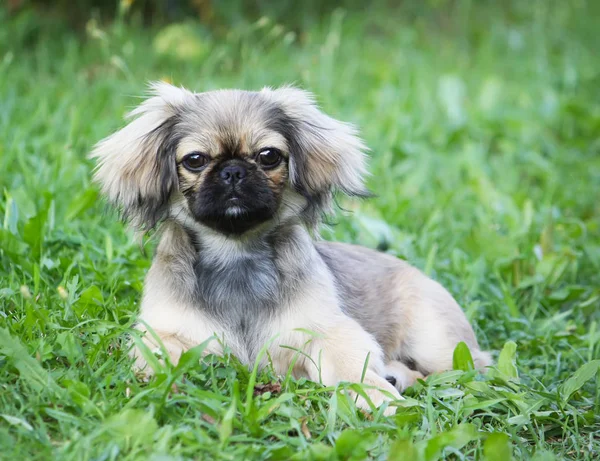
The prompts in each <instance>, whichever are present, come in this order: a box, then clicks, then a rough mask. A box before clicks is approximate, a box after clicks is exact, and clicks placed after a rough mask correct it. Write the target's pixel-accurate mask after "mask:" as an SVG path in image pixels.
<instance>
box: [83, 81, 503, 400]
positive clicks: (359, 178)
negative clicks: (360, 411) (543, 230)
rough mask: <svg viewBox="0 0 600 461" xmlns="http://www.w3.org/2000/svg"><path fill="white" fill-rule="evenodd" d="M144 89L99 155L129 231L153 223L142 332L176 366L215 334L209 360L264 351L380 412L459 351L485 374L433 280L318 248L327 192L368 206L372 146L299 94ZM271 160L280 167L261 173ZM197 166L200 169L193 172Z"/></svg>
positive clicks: (376, 257) (335, 247)
mask: <svg viewBox="0 0 600 461" xmlns="http://www.w3.org/2000/svg"><path fill="white" fill-rule="evenodd" d="M152 92H153V96H152V97H150V98H149V99H148V100H147V101H145V102H144V103H142V104H141V105H140V106H139V107H138V108H137V109H135V110H134V111H133V112H132V114H131V116H132V118H133V121H131V122H130V124H129V125H127V126H126V127H124V128H123V129H121V130H120V131H118V132H116V133H115V134H113V135H112V136H110V137H109V138H107V139H105V140H104V141H102V142H100V143H99V144H98V145H97V146H96V148H95V150H94V151H93V153H92V156H93V157H95V158H97V160H98V167H97V170H96V174H95V179H96V181H98V182H99V183H100V185H101V187H102V191H103V192H104V194H105V195H106V196H107V197H108V199H109V200H110V201H111V202H113V203H114V204H115V205H117V206H118V207H119V208H120V209H121V210H122V212H123V215H124V217H125V218H126V219H127V220H129V221H130V222H131V223H132V224H133V226H135V227H136V228H139V229H141V230H148V229H150V228H154V227H155V226H156V225H157V224H158V223H161V226H160V241H159V244H158V248H157V252H156V255H155V258H154V261H153V264H152V267H151V269H150V271H149V273H148V275H147V278H146V281H145V289H144V295H143V300H142V305H141V313H140V320H141V322H140V323H139V326H138V328H139V329H140V330H142V331H145V330H146V326H148V327H150V328H151V329H152V330H153V331H154V332H155V334H156V335H157V337H158V338H159V339H160V342H162V344H163V346H164V347H165V349H166V350H167V351H168V353H169V354H170V356H171V359H172V360H173V361H174V362H176V361H177V359H178V358H179V356H180V354H181V353H182V352H183V351H185V350H186V349H187V348H190V347H193V346H195V345H197V344H200V343H201V342H203V341H205V340H206V339H207V338H209V337H211V336H213V335H214V336H216V337H217V338H219V341H213V342H212V343H210V345H209V347H208V349H207V353H216V354H222V353H223V345H226V346H227V347H228V348H229V349H230V350H231V351H232V352H233V353H234V354H235V355H236V356H237V357H239V359H240V360H241V361H242V362H244V363H246V364H248V365H249V366H252V365H253V364H254V363H255V361H256V360H257V358H258V354H259V351H260V350H261V349H262V348H263V346H265V345H266V344H267V343H269V342H270V345H269V347H268V354H267V356H266V357H263V359H262V365H266V364H267V363H268V362H270V363H271V364H272V365H273V367H274V369H275V371H276V372H277V373H280V374H285V373H286V372H287V371H288V369H289V368H290V367H292V370H293V373H294V375H295V376H307V377H308V378H310V379H312V380H315V381H321V382H322V383H323V384H325V385H335V384H337V383H339V382H341V381H349V382H360V381H361V380H362V382H364V383H365V384H368V385H371V386H373V387H372V388H370V389H368V391H367V393H368V396H369V398H370V399H371V401H372V402H373V403H374V404H375V405H377V406H379V405H381V404H382V403H384V402H386V401H388V400H389V399H390V398H399V397H400V394H399V392H398V391H401V390H403V389H404V388H406V387H407V386H410V385H411V384H412V383H413V382H414V381H415V379H417V378H419V377H423V376H425V375H427V374H430V373H433V372H436V371H442V370H447V369H450V368H451V367H452V354H453V350H454V348H455V346H456V344H457V343H458V342H460V341H464V342H466V343H467V345H468V346H469V347H470V349H471V353H472V355H473V358H474V361H475V365H476V366H477V367H478V368H482V367H485V366H487V365H489V364H490V363H491V360H490V356H489V354H488V353H486V352H482V351H481V350H480V348H479V346H478V344H477V340H476V338H475V335H474V333H473V330H472V329H471V326H470V325H469V323H468V321H467V320H466V318H465V316H464V314H463V312H462V310H461V309H460V307H459V306H458V304H457V303H456V302H455V301H454V299H453V298H452V296H451V295H450V294H449V293H448V292H447V291H446V290H445V289H444V288H443V287H442V286H441V285H439V284H438V283H437V282H435V281H433V280H431V279H430V278H428V277H426V276H425V275H424V274H422V273H421V272H420V271H418V270H417V269H415V268H413V267H411V266H410V265H408V264H407V263H405V262H403V261H401V260H398V259H396V258H393V257H391V256H389V255H385V254H381V253H377V252H375V251H372V250H369V249H366V248H361V247H356V246H352V245H346V244H340V243H326V242H315V241H313V239H312V238H311V236H310V233H309V232H308V231H309V230H312V229H315V228H316V227H317V226H318V224H319V221H320V217H321V215H322V214H323V213H324V212H327V211H328V207H329V204H330V202H331V198H332V194H333V193H334V192H335V191H336V190H339V191H342V192H344V193H346V194H349V195H359V196H361V195H367V191H366V189H365V188H364V185H363V176H364V174H365V151H366V147H365V145H364V144H363V142H362V141H361V140H360V138H359V137H358V135H357V132H356V130H355V129H354V128H353V127H352V126H351V125H348V124H345V123H342V122H339V121H337V120H334V119H332V118H330V117H329V116H327V115H325V114H324V113H322V112H321V111H320V110H319V109H318V107H317V106H316V104H315V102H314V100H313V97H312V96H311V95H310V94H309V93H307V92H305V91H302V90H299V89H296V88H282V89H278V90H271V89H263V90H262V91H260V92H248V91H239V90H222V91H214V92H208V93H192V92H189V91H187V90H184V89H180V88H176V87H173V86H171V85H167V84H164V83H158V84H154V85H153V86H152ZM268 151H272V152H268ZM265 152H267V153H268V154H269V155H270V156H271V157H272V158H275V156H276V155H278V154H279V156H278V157H277V159H278V163H276V164H274V166H273V165H265V164H264V163H261V162H264V160H263V157H261V156H262V155H266V154H265ZM190 155H195V156H196V157H201V160H202V161H203V162H205V164H203V165H202V166H201V167H199V168H196V169H193V168H192V169H191V168H190V166H189V163H186V162H188V159H189V158H190ZM232 171H233V172H235V174H237V175H238V176H235V175H234V176H231V174H229V172H232ZM238 173H239V174H238ZM145 341H146V343H147V344H148V345H150V346H152V347H153V348H154V347H156V343H157V341H156V340H155V339H153V337H152V335H149V334H147V335H146V336H145ZM298 351H302V352H303V353H301V354H300V353H298ZM135 354H136V357H137V362H136V364H137V366H138V367H140V368H143V367H144V366H145V362H144V360H143V359H142V357H141V354H139V351H138V352H135ZM365 363H367V366H366V372H365V373H364V376H363V370H364V369H365ZM393 384H394V385H393ZM359 404H360V405H362V406H365V407H367V406H368V403H367V402H366V401H364V400H362V399H359ZM388 411H390V410H389V409H388Z"/></svg>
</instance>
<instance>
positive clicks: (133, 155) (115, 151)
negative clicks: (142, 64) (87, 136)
mask: <svg viewBox="0 0 600 461" xmlns="http://www.w3.org/2000/svg"><path fill="white" fill-rule="evenodd" d="M150 89H151V97H150V98H149V99H147V100H146V101H144V102H143V103H142V104H141V105H140V106H138V107H137V108H135V109H134V110H133V111H132V112H131V113H130V114H129V115H128V118H133V119H134V120H133V121H132V122H130V123H129V124H128V125H127V126H125V127H124V128H122V129H121V130H119V131H117V132H116V133H114V134H113V135H111V136H109V137H108V138H106V139H104V140H102V141H100V142H99V143H98V144H97V145H96V146H95V147H94V150H93V151H92V153H91V154H90V156H91V157H92V158H95V159H97V161H98V164H97V167H96V171H95V174H94V180H95V181H96V182H98V183H99V184H100V186H101V189H102V192H103V193H104V194H105V195H106V197H107V198H108V200H109V201H110V202H111V203H113V204H115V205H116V206H118V207H119V208H120V210H121V212H122V213H123V216H124V218H125V219H126V220H127V221H129V222H130V223H131V224H132V225H133V226H134V227H136V228H138V229H141V230H148V229H151V228H153V227H154V226H155V225H156V224H157V223H158V222H159V221H160V220H162V219H164V218H165V217H166V215H167V213H168V208H169V198H170V196H171V194H172V193H173V191H174V190H176V188H177V187H178V181H177V170H176V160H175V149H176V147H177V146H176V144H177V138H176V133H175V130H174V129H175V127H176V125H177V123H178V119H179V114H180V113H181V110H182V108H183V107H184V106H185V105H186V104H188V103H189V102H190V101H191V100H193V99H194V98H195V95H194V93H191V92H189V91H187V90H184V89H182V88H177V87H175V86H172V85H169V84H167V83H163V82H157V83H153V84H151V85H150Z"/></svg>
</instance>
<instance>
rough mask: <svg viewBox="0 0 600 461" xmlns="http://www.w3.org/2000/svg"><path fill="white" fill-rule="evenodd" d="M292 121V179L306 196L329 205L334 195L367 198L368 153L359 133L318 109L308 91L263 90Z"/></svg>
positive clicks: (293, 89)
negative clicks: (334, 193) (365, 176)
mask: <svg viewBox="0 0 600 461" xmlns="http://www.w3.org/2000/svg"><path fill="white" fill-rule="evenodd" d="M263 93H265V94H266V95H269V96H270V97H271V98H272V100H273V101H274V102H275V103H276V104H278V106H279V107H280V108H281V110H282V111H283V112H284V114H285V116H286V118H287V119H288V120H289V129H288V130H286V131H289V133H288V134H287V137H288V140H287V141H288V143H289V144H290V179H291V182H292V185H293V186H294V187H295V188H296V189H297V190H298V191H299V192H301V193H303V194H304V195H308V196H309V197H314V198H315V199H318V200H325V201H328V198H329V196H330V195H331V192H332V191H334V190H340V191H342V192H344V193H346V194H348V195H358V196H368V195H370V194H369V192H368V191H367V190H366V189H365V186H364V181H363V176H364V175H365V174H366V168H365V152H366V151H367V150H368V149H367V147H366V146H365V144H364V143H363V141H362V140H361V139H360V137H359V136H358V132H357V130H356V129H355V128H354V127H353V126H352V125H350V124H348V123H343V122H340V121H338V120H335V119H333V118H331V117H329V116H328V115H326V114H324V113H323V112H321V111H320V110H319V108H318V107H317V105H316V103H315V100H314V97H313V96H312V94H310V93H309V92H307V91H304V90H300V89H298V88H293V87H284V88H280V89H277V90H270V89H264V90H263Z"/></svg>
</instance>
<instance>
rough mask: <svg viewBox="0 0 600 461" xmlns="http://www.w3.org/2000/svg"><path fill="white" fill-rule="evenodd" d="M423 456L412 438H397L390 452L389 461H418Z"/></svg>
mask: <svg viewBox="0 0 600 461" xmlns="http://www.w3.org/2000/svg"><path fill="white" fill-rule="evenodd" d="M421 458H422V456H421V454H420V453H419V451H418V450H417V447H415V446H414V444H413V443H412V441H410V440H396V442H394V444H393V445H392V447H391V448H390V452H389V454H388V461H418V460H420V459H421Z"/></svg>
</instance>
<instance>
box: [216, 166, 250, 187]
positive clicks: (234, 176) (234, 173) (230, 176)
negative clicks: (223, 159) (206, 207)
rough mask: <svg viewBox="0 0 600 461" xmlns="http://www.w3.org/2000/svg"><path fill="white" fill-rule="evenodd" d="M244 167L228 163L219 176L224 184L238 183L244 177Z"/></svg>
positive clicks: (245, 172)
mask: <svg viewBox="0 0 600 461" xmlns="http://www.w3.org/2000/svg"><path fill="white" fill-rule="evenodd" d="M246 174H247V171H246V168H244V167H243V166H240V165H230V166H226V167H225V168H223V169H222V170H221V171H220V173H219V176H221V180H222V181H223V182H224V183H225V184H238V183H240V182H242V180H243V179H244V178H245V177H246Z"/></svg>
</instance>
